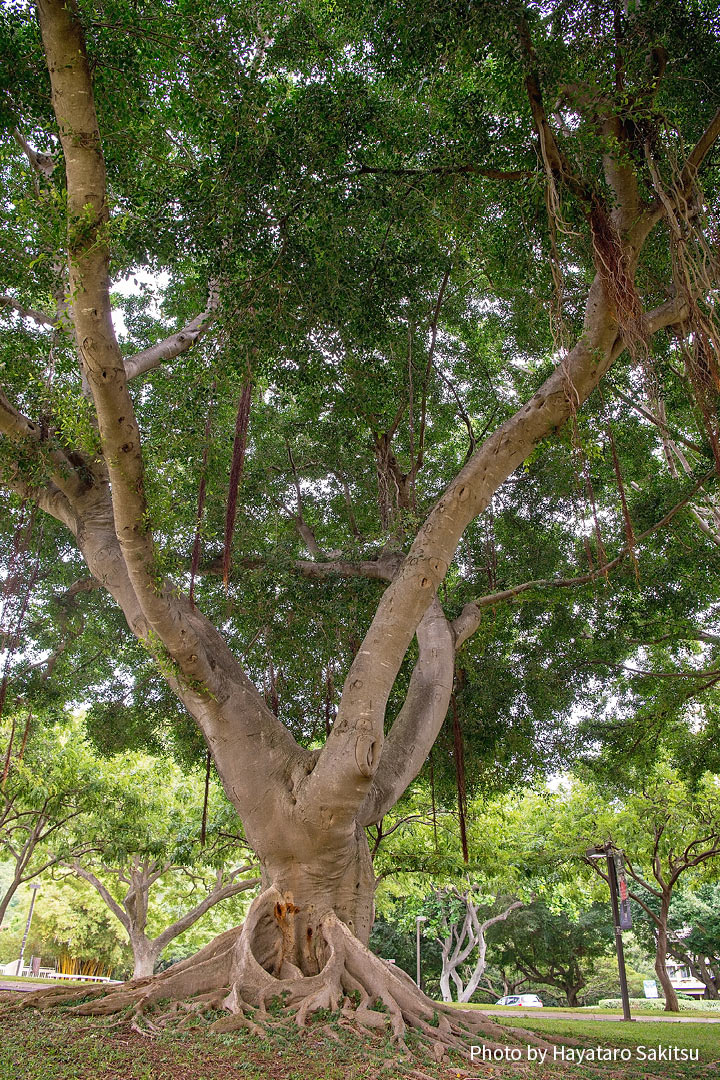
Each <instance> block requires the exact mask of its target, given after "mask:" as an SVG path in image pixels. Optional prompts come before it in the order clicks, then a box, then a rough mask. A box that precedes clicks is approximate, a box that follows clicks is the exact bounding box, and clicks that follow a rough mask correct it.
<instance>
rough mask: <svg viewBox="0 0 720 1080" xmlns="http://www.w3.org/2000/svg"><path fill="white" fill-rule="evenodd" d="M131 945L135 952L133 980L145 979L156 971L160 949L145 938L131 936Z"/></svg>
mask: <svg viewBox="0 0 720 1080" xmlns="http://www.w3.org/2000/svg"><path fill="white" fill-rule="evenodd" d="M130 945H131V947H132V951H133V979H145V978H147V977H148V976H150V975H152V974H153V972H154V971H155V964H156V963H157V958H158V949H157V948H154V947H153V943H152V942H151V941H150V940H149V939H148V938H146V937H145V936H142V937H138V936H137V935H131V937H130Z"/></svg>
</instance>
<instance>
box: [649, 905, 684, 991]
mask: <svg viewBox="0 0 720 1080" xmlns="http://www.w3.org/2000/svg"><path fill="white" fill-rule="evenodd" d="M669 910H670V896H669V895H667V896H663V898H662V901H661V903H660V911H659V913H658V923H657V947H656V951H655V973H656V975H657V977H658V980H659V982H660V985H661V986H662V988H663V994H664V995H665V1012H680V1005H679V1002H678V997H677V994H676V993H675V988H674V986H673V985H672V983H671V982H670V976H669V975H668V970H667V965H666V958H667V953H668V930H667V925H668V912H669Z"/></svg>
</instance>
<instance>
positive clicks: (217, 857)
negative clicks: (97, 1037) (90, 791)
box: [64, 755, 260, 979]
mask: <svg viewBox="0 0 720 1080" xmlns="http://www.w3.org/2000/svg"><path fill="white" fill-rule="evenodd" d="M113 763H114V766H115V768H116V769H118V770H119V771H120V774H121V775H122V777H123V800H122V803H121V804H120V805H115V806H114V807H113V806H111V807H107V806H104V807H103V809H102V811H101V812H99V813H97V814H96V815H94V816H90V815H85V816H84V817H83V818H82V819H80V822H79V824H80V828H81V829H82V831H83V832H84V833H85V835H90V836H92V847H91V848H90V849H89V850H88V851H87V852H86V853H85V854H84V855H79V856H77V857H75V858H73V859H72V860H70V861H69V862H65V863H64V865H66V866H69V867H71V868H72V871H73V873H74V874H76V875H77V876H78V877H79V878H81V879H82V880H83V881H86V882H87V883H88V884H89V885H91V886H92V887H93V889H95V891H96V892H97V893H98V895H99V896H100V897H101V898H102V900H103V901H104V902H105V904H106V905H107V907H108V908H109V910H110V911H111V912H112V914H113V915H114V916H115V918H116V919H118V920H119V922H120V923H121V925H122V927H123V929H124V930H125V933H126V934H127V936H128V940H129V942H130V947H131V949H132V954H133V975H132V977H133V978H134V979H141V978H145V977H147V976H149V975H152V973H153V971H154V970H155V966H156V964H157V962H158V960H159V959H160V956H161V955H162V953H163V951H164V950H165V949H166V948H167V946H168V945H169V944H170V943H171V942H172V941H174V940H175V938H177V937H179V936H180V935H181V934H183V933H184V932H185V931H186V930H189V929H190V928H191V927H192V926H194V925H195V923H196V922H197V921H198V920H199V919H201V918H202V917H203V916H204V915H205V914H206V913H207V912H208V911H210V910H211V909H212V908H213V907H215V905H216V904H221V903H223V901H225V900H229V899H230V898H231V897H233V896H238V895H239V894H240V893H242V892H245V891H247V890H248V889H253V888H255V887H256V886H257V885H259V884H260V878H259V877H248V876H247V875H248V872H249V871H251V870H252V869H253V865H252V862H248V861H247V851H242V850H241V849H242V846H243V843H242V838H241V836H240V835H238V828H239V822H238V821H237V818H236V817H235V815H234V814H232V813H229V812H228V809H229V808H228V806H227V802H226V801H225V800H222V799H221V798H219V792H218V791H217V788H216V787H215V789H214V790H213V791H212V792H210V793H209V794H210V798H209V799H208V803H209V805H208V803H204V792H203V787H202V784H201V783H197V782H196V783H193V782H192V780H183V778H182V777H181V775H180V773H179V770H178V769H177V767H174V766H173V763H172V762H171V761H168V760H167V759H166V760H151V759H147V758H145V759H143V758H139V757H138V755H132V756H127V755H126V756H125V757H124V758H123V757H120V758H115V759H114V762H113ZM195 779H197V778H195ZM218 803H220V805H218ZM203 833H204V835H202V834H203ZM201 835H202V839H201ZM239 849H240V850H239ZM238 856H240V859H239V862H240V864H239V865H236V863H237V860H238ZM171 879H172V884H171ZM171 911H172V912H173V914H174V915H175V917H174V918H171V919H170V921H168V916H169V914H170V912H171Z"/></svg>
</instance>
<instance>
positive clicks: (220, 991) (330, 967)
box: [10, 888, 551, 1061]
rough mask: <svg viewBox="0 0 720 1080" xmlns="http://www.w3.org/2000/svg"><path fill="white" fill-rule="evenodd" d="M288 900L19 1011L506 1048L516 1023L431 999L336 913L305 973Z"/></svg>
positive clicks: (142, 1028)
mask: <svg viewBox="0 0 720 1080" xmlns="http://www.w3.org/2000/svg"><path fill="white" fill-rule="evenodd" d="M283 903H284V898H283V897H282V895H281V894H280V893H279V892H278V891H277V890H275V889H273V888H270V889H267V890H265V892H264V893H262V894H261V896H259V897H258V898H257V900H255V901H254V903H253V905H252V906H251V908H250V911H249V913H248V917H247V919H246V921H245V924H244V926H242V927H237V928H235V929H233V930H229V931H227V932H226V933H225V934H222V935H221V936H220V937H219V938H216V939H215V940H214V941H213V942H211V943H210V944H209V945H207V946H206V947H205V948H204V949H202V950H201V951H200V952H199V953H197V954H196V955H195V956H193V957H190V958H188V959H187V960H184V961H182V962H181V963H178V964H175V965H174V966H173V967H171V968H169V969H168V970H167V971H165V972H163V973H162V974H160V975H157V976H153V977H151V978H144V979H137V980H134V981H131V982H128V983H124V984H122V985H120V986H115V987H108V986H104V987H93V988H92V990H86V989H84V988H80V989H78V988H65V987H63V988H62V989H58V988H56V987H53V988H49V989H48V990H44V991H40V992H37V993H33V994H27V995H23V998H24V1000H23V1001H21V1002H20V1003H17V1004H16V1005H14V1006H10V1008H28V1007H34V1008H40V1009H45V1008H49V1007H51V1006H54V1005H64V1006H66V1007H68V1011H69V1012H71V1013H73V1014H76V1015H82V1016H103V1017H111V1016H113V1015H115V1016H117V1017H118V1023H129V1025H130V1028H131V1030H133V1031H135V1032H136V1033H138V1034H140V1035H142V1036H143V1037H145V1038H148V1037H150V1038H152V1037H153V1036H154V1035H156V1034H157V1033H158V1032H160V1031H162V1030H163V1029H165V1028H167V1027H170V1026H172V1027H179V1028H188V1027H192V1026H195V1025H198V1024H201V1023H207V1024H209V1025H210V1030H212V1031H214V1032H231V1031H248V1032H250V1033H251V1034H253V1035H256V1036H260V1037H262V1036H265V1035H267V1034H268V1033H270V1032H272V1031H274V1030H275V1029H277V1028H281V1027H285V1026H286V1025H287V1024H288V1023H289V1022H294V1023H295V1024H296V1025H297V1026H298V1027H300V1028H306V1027H307V1026H308V1025H309V1024H310V1023H312V1022H313V1020H314V1021H315V1023H316V1025H317V1026H314V1028H313V1030H315V1031H323V1032H324V1033H326V1034H327V1035H328V1037H331V1038H333V1039H337V1038H339V1035H338V1028H341V1029H343V1030H345V1031H351V1032H353V1033H356V1034H360V1035H362V1036H363V1037H364V1038H370V1039H376V1038H377V1039H378V1040H379V1039H380V1038H382V1037H384V1036H386V1035H389V1036H390V1038H391V1040H392V1043H393V1045H394V1046H395V1047H396V1048H397V1049H398V1050H399V1051H400V1052H401V1053H403V1054H405V1055H408V1056H409V1057H412V1053H411V1050H410V1049H409V1047H408V1041H409V1038H410V1037H411V1040H412V1041H411V1045H414V1046H417V1047H418V1048H422V1050H423V1051H424V1052H426V1053H429V1054H430V1055H431V1056H432V1057H434V1058H435V1060H437V1061H440V1060H441V1059H442V1058H443V1056H444V1054H445V1053H446V1052H447V1051H448V1050H454V1051H461V1052H462V1051H466V1050H467V1047H468V1044H469V1043H470V1042H471V1041H472V1040H473V1039H477V1038H482V1040H483V1042H484V1043H485V1045H486V1046H487V1047H489V1048H491V1049H498V1048H504V1047H505V1046H506V1042H505V1041H503V1040H505V1039H506V1038H507V1034H508V1029H506V1028H502V1027H500V1025H498V1024H497V1023H495V1021H493V1020H491V1019H489V1018H488V1017H486V1016H484V1015H483V1014H482V1013H479V1012H477V1011H471V1010H462V1009H457V1008H453V1007H451V1006H448V1005H443V1004H439V1003H437V1002H434V1001H432V1000H431V999H430V998H428V997H426V996H425V994H424V993H422V991H420V990H419V989H418V987H417V986H416V985H415V983H414V982H413V980H412V979H411V978H410V976H409V975H407V974H406V973H405V972H404V971H402V970H401V969H399V968H396V967H394V966H393V965H390V964H387V963H386V962H385V961H383V960H380V959H379V958H378V957H376V956H374V955H373V954H372V953H371V952H370V950H369V949H367V948H366V947H365V946H364V945H363V944H362V943H361V942H360V941H358V939H357V938H356V937H355V936H354V935H353V934H352V932H351V931H350V930H349V929H348V927H347V926H346V925H345V924H344V923H342V922H341V921H340V920H339V919H338V917H337V916H336V915H335V914H334V913H333V912H328V913H327V914H326V915H325V916H324V917H322V918H320V919H319V921H318V922H317V924H315V935H314V938H313V940H314V942H315V948H316V955H317V956H318V957H319V962H320V964H321V965H322V966H321V967H320V970H319V971H317V973H316V974H312V975H303V973H302V972H301V971H300V969H299V968H298V967H297V966H296V965H295V964H293V963H290V962H289V961H288V959H287V956H286V950H285V948H284V944H283V941H284V939H283V937H282V935H281V934H279V933H278V932H277V931H278V925H279V921H280V920H279V916H278V911H279V910H280V906H281V905H282V904H283ZM278 943H279V944H278ZM291 955H292V954H291ZM73 1002H75V1004H73ZM218 1012H224V1015H221V1016H217V1013H218ZM328 1014H334V1020H335V1023H334V1025H333V1026H330V1025H329V1024H328V1023H327V1021H326V1017H327V1015H328ZM510 1031H511V1033H512V1035H513V1036H514V1037H515V1038H516V1039H517V1040H518V1041H521V1042H525V1043H535V1044H538V1045H541V1046H546V1047H549V1046H550V1045H551V1044H550V1043H547V1042H543V1040H541V1039H538V1038H537V1037H536V1036H534V1035H533V1034H532V1033H531V1032H527V1031H525V1030H523V1029H519V1028H517V1029H510Z"/></svg>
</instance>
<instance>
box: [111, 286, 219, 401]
mask: <svg viewBox="0 0 720 1080" xmlns="http://www.w3.org/2000/svg"><path fill="white" fill-rule="evenodd" d="M219 306H220V286H219V283H218V282H217V281H212V282H211V283H210V289H209V295H208V302H207V305H206V307H205V310H204V311H203V312H201V313H200V314H199V315H196V316H195V318H194V319H192V320H191V321H190V322H189V323H187V324H186V325H185V326H184V327H183V328H182V330H178V331H177V332H176V333H174V334H170V336H169V337H166V338H165V339H164V340H163V341H158V342H157V344H156V345H151V346H150V348H149V349H143V351H142V352H138V353H135V354H134V355H133V356H128V357H126V358H125V374H126V377H127V379H128V382H129V381H130V380H131V379H136V378H138V377H139V376H140V375H146V374H147V372H149V371H153V370H154V369H155V368H158V367H160V366H161V364H165V363H167V362H168V361H169V360H174V359H175V358H176V357H178V356H182V354H183V353H186V352H189V350H190V349H192V348H193V346H194V345H196V344H197V342H198V341H199V340H200V339H201V338H202V337H204V336H205V334H207V332H208V330H209V329H210V327H211V326H212V325H213V323H214V322H215V320H216V319H217V313H218V308H219Z"/></svg>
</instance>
